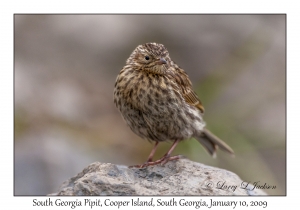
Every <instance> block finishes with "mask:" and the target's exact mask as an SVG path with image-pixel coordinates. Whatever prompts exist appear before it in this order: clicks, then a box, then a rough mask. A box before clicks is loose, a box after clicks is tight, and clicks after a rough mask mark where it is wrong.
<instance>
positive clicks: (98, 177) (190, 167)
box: [50, 159, 266, 196]
mask: <svg viewBox="0 0 300 210" xmlns="http://www.w3.org/2000/svg"><path fill="white" fill-rule="evenodd" d="M242 183H243V181H242V180H241V179H240V178H239V177H238V176H237V175H236V174H234V173H232V172H230V171H227V170H224V169H219V168H215V167H211V166H206V165H204V164H201V163H196V162H193V161H190V160H188V159H179V160H175V161H170V162H168V163H166V164H165V165H164V166H161V165H155V166H149V167H147V168H143V169H139V168H128V167H127V166H121V165H114V164H111V163H100V162H96V163H92V164H90V165H89V166H87V167H86V168H85V169H84V170H83V171H82V172H80V173H79V174H77V175H76V176H75V177H72V178H70V179H69V180H67V181H65V182H64V183H63V184H62V186H61V187H60V189H59V191H58V192H57V193H53V194H50V195H76V196H78V195H266V193H264V192H263V191H261V190H257V189H256V190H252V189H253V186H250V185H248V187H247V188H246V187H241V186H246V182H244V183H243V184H242ZM243 188H246V189H243Z"/></svg>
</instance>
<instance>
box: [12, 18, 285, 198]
mask: <svg viewBox="0 0 300 210" xmlns="http://www.w3.org/2000/svg"><path fill="white" fill-rule="evenodd" d="M14 29H15V30H14V34H15V36H14V52H15V54H14V61H15V62H14V69H15V80H14V84H15V93H14V94H15V107H14V110H15V113H14V125H15V128H14V131H15V134H14V151H15V155H14V156H15V158H14V176H15V177H14V193H15V195H46V194H49V193H53V192H56V191H57V190H58V188H59V186H60V185H61V184H62V182H63V181H65V180H66V179H68V178H70V177H72V176H74V175H76V174H77V173H79V172H81V171H82V169H83V168H84V167H86V166H87V165H88V164H90V163H93V162H95V161H100V162H109V163H114V164H123V165H134V164H140V163H143V162H144V161H145V160H146V159H147V157H148V155H149V154H150V151H151V149H152V147H153V145H151V144H150V143H149V142H148V141H145V140H143V139H141V138H140V137H138V136H136V135H135V134H134V133H132V132H131V130H130V129H129V127H127V125H126V124H125V122H124V121H123V119H122V117H121V115H120V113H119V112H118V110H117V109H116V108H115V106H114V104H113V89H114V82H115V79H116V77H117V75H118V73H119V71H120V70H121V69H122V67H123V66H124V64H125V61H126V59H127V58H128V57H129V55H130V54H131V52H132V51H133V50H134V48H135V47H136V46H137V45H139V44H144V43H146V42H158V43H162V44H164V45H165V46H166V47H167V49H168V51H169V53H170V55H171V58H172V59H173V60H174V61H175V62H176V63H177V64H179V65H180V66H181V67H182V68H183V69H184V70H185V71H186V72H187V73H188V74H189V76H190V78H191V80H192V82H193V86H194V89H195V91H196V92H197V93H198V95H199V97H200V99H201V101H202V102H203V104H204V106H205V110H206V112H205V116H204V118H205V120H206V122H207V127H208V128H209V129H210V130H211V131H212V132H214V133H215V134H216V135H218V136H219V137H220V138H222V139H223V140H224V141H225V142H226V143H227V144H228V145H230V146H231V147H232V148H233V149H234V151H235V158H232V157H230V156H229V155H227V154H225V153H223V152H222V151H219V152H218V157H217V158H216V159H213V158H212V157H211V156H209V155H208V153H207V152H206V151H205V150H204V149H203V147H202V146H201V145H200V144H199V143H198V142H197V141H196V140H194V139H190V140H186V141H184V142H181V143H180V144H179V145H178V147H177V148H176V149H175V150H174V152H173V154H174V155H175V154H182V155H185V156H186V157H187V158H189V159H191V160H193V161H197V162H201V163H204V164H207V165H211V166H216V167H220V168H224V169H227V170H230V171H232V172H234V173H236V174H237V175H238V176H240V177H241V179H242V180H245V181H248V182H251V183H253V182H259V184H261V185H264V184H265V183H266V184H267V185H270V186H276V189H270V190H265V191H266V192H267V193H268V194H269V195H285V194H286V135H285V132H286V117H285V113H286V111H285V110H286V104H285V97H286V95H285V94H286V92H285V87H286V69H285V68H286V65H285V62H286V45H285V44H286V16H285V15H15V16H14ZM170 146H171V144H170V143H162V144H160V146H159V149H158V151H157V154H156V155H155V158H159V157H160V156H162V155H163V154H164V153H165V152H166V151H167V150H168V149H169V147H170Z"/></svg>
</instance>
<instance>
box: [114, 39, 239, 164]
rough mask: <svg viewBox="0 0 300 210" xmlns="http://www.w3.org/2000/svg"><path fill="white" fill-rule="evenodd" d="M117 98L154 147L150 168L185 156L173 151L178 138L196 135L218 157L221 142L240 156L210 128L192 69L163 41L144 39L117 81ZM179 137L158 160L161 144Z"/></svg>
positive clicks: (126, 116)
mask: <svg viewBox="0 0 300 210" xmlns="http://www.w3.org/2000/svg"><path fill="white" fill-rule="evenodd" d="M113 95H114V104H115V106H116V107H117V109H118V110H119V112H120V113H121V115H122V117H123V119H124V120H125V122H126V123H127V125H128V126H129V127H130V129H131V130H132V131H133V132H134V133H135V134H136V135H138V136H140V137H141V138H143V139H146V140H148V141H150V142H154V147H153V149H152V151H151V152H150V155H149V156H148V159H147V161H146V162H145V163H143V164H138V165H134V166H132V167H138V168H145V167H148V166H151V165H157V164H161V165H164V164H165V163H167V162H168V161H171V160H176V159H180V158H181V157H182V156H181V155H176V156H171V153H172V151H173V150H174V148H175V147H176V146H177V144H178V143H179V142H181V141H183V140H185V139H190V138H195V139H196V140H198V141H199V142H200V143H201V144H202V145H203V147H204V148H205V149H206V150H207V151H208V153H209V154H210V155H212V156H213V157H215V156H216V150H217V149H218V148H220V149H222V150H223V151H225V152H227V153H229V154H231V155H232V156H234V152H233V150H232V149H231V147H230V146H228V145H227V144H226V143H225V142H224V141H222V140H221V139H220V138H219V137H217V136H216V135H214V134H213V133H212V132H210V131H209V130H208V129H207V128H206V127H205V126H206V123H205V121H204V120H203V114H204V106H203V104H202V102H201V101H200V99H199V97H198V95H197V94H196V93H195V91H194V90H193V88H192V82H191V80H190V79H189V76H188V74H187V73H186V72H185V71H184V70H183V69H182V68H181V67H180V66H178V65H177V64H176V63H175V62H174V61H173V60H172V59H171V57H170V54H169V52H168V50H167V48H166V47H165V46H164V45H163V44H159V43H155V42H150V43H146V44H142V45H138V46H137V47H136V48H135V49H134V51H133V52H132V53H131V55H130V56H129V58H128V59H127V60H126V63H125V66H124V67H123V68H122V69H121V71H120V72H119V74H118V76H117V78H116V82H115V86H114V94H113ZM167 141H169V142H173V144H172V146H171V147H170V149H169V150H168V151H167V152H166V154H165V155H164V156H162V157H161V158H160V159H158V160H155V161H154V160H153V156H154V154H155V152H156V150H157V147H158V144H159V143H161V142H167Z"/></svg>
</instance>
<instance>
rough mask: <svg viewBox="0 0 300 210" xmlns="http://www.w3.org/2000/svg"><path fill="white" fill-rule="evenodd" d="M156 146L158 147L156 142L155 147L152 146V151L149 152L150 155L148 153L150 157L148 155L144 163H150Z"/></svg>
mask: <svg viewBox="0 0 300 210" xmlns="http://www.w3.org/2000/svg"><path fill="white" fill-rule="evenodd" d="M157 146H158V141H156V142H155V145H154V147H153V149H152V150H151V153H150V155H149V157H148V160H147V161H146V163H148V162H152V158H153V156H154V153H155V152H156V149H157Z"/></svg>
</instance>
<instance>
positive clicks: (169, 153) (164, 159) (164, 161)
mask: <svg viewBox="0 0 300 210" xmlns="http://www.w3.org/2000/svg"><path fill="white" fill-rule="evenodd" d="M179 141H180V140H176V141H174V143H173V144H172V146H171V148H170V149H169V151H168V152H167V153H166V154H165V155H164V156H163V157H162V158H161V159H159V161H160V162H161V164H162V165H164V164H166V163H167V162H168V161H169V160H177V159H179V158H180V157H181V155H176V156H173V157H170V155H171V153H172V152H173V150H174V149H175V147H176V146H177V144H178V143H179Z"/></svg>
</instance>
